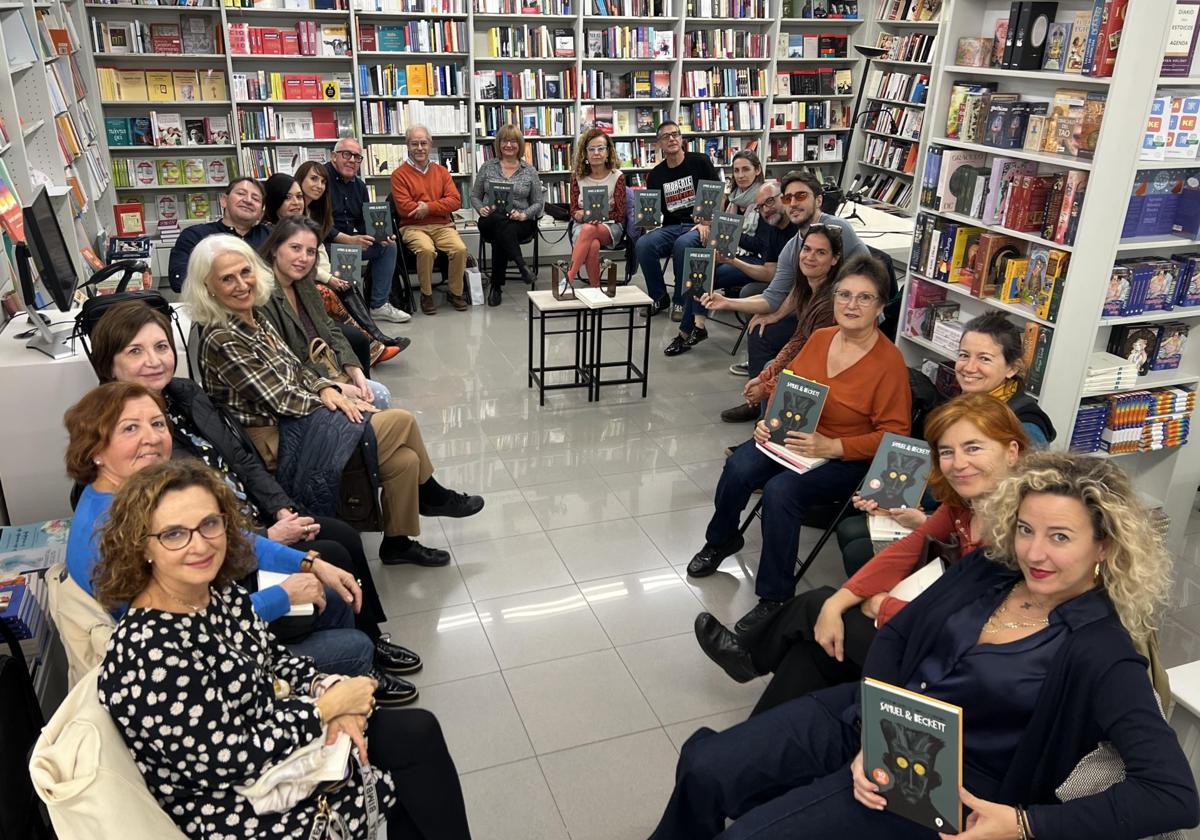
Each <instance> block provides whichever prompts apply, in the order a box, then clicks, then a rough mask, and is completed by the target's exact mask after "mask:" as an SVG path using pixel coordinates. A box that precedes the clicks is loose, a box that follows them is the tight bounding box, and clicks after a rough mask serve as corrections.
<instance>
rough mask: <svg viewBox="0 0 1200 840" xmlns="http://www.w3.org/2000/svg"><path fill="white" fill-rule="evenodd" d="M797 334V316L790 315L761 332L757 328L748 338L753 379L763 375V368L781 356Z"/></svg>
mask: <svg viewBox="0 0 1200 840" xmlns="http://www.w3.org/2000/svg"><path fill="white" fill-rule="evenodd" d="M795 332H796V316H795V315H788V316H787V317H786V318H784V319H783V320H782V321H778V322H776V323H774V324H768V325H767V326H766V327H764V328H762V329H761V330H760V329H758V328H755V330H754V332H753V333H751V334H750V335H749V336H747V338H746V355H747V357H748V359H749V362H750V376H751V377H752V378H753V377H755V376H758V375H759V374H760V373H762V371H763V368H765V367H766V366H767V364H768V363H769V362H770V361H771V360H772V359H774V358H775V357H776V356H777V355H779V351H780V350H782V349H783V346H784V345H785V344H787V343H788V342H789V341H791V340H792V335H793V334H794V333H795Z"/></svg>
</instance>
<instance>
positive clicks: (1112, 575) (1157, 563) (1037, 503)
mask: <svg viewBox="0 0 1200 840" xmlns="http://www.w3.org/2000/svg"><path fill="white" fill-rule="evenodd" d="M984 515H985V519H986V520H987V521H988V523H989V530H990V533H991V542H992V545H991V547H990V548H988V549H980V550H977V551H974V552H972V553H971V554H969V555H967V556H966V557H964V558H963V559H962V560H961V561H959V562H958V563H957V564H956V565H954V566H952V567H950V568H949V569H948V570H947V571H946V572H945V574H943V575H942V576H941V577H940V578H939V579H938V580H937V581H936V582H935V583H934V584H933V585H932V586H930V587H929V588H928V589H926V590H925V592H923V593H922V594H921V595H919V596H918V597H917V598H916V599H915V600H913V602H912V603H911V604H910V605H909V606H908V607H906V608H905V609H903V610H901V611H900V612H899V613H898V614H897V615H896V616H895V617H894V618H893V619H892V620H890V621H889V622H888V623H887V624H885V625H884V626H883V627H881V628H880V629H879V632H878V634H877V635H876V636H875V640H874V642H873V643H872V645H871V649H870V651H869V653H868V654H867V660H866V663H865V664H864V666H863V675H864V676H865V677H871V678H873V679H875V680H878V681H880V682H884V683H888V684H890V685H893V686H898V687H902V688H904V689H907V690H909V691H914V692H919V693H921V694H924V695H926V696H929V697H932V698H934V699H937V700H940V701H942V702H945V703H950V704H953V705H956V706H959V707H961V708H962V710H963V729H962V743H961V752H960V750H958V749H954V748H953V747H952V746H951V747H949V748H947V749H945V750H944V751H941V753H940V755H943V756H945V759H946V760H947V762H948V763H947V765H946V768H947V769H948V768H949V763H954V764H957V762H958V760H959V758H960V756H961V767H962V778H961V782H960V788H959V791H958V798H959V801H960V802H961V803H962V805H964V806H966V807H967V808H968V809H970V812H971V813H970V815H969V816H968V817H967V819H966V821H965V825H964V826H963V828H964V829H965V830H964V831H963V833H962V836H963V837H964V838H968V837H969V838H972V839H973V840H974V838H979V840H983V838H988V839H989V840H1022V839H1023V838H1030V837H1036V838H1038V840H1053V838H1074V837H1079V838H1083V837H1088V838H1091V837H1104V838H1106V840H1108V839H1110V838H1111V840H1117V838H1121V840H1126V838H1127V840H1134V838H1140V837H1148V836H1151V835H1155V834H1160V833H1163V832H1167V831H1175V830H1178V829H1182V828H1188V827H1191V826H1194V825H1196V823H1197V820H1198V819H1200V801H1198V800H1197V795H1196V782H1195V779H1194V778H1193V777H1192V773H1191V769H1190V768H1189V766H1188V763H1187V759H1186V758H1185V757H1184V754H1183V751H1182V750H1181V749H1180V748H1179V742H1178V740H1177V739H1176V737H1175V733H1174V732H1172V730H1171V728H1170V727H1169V726H1168V725H1167V723H1166V721H1165V720H1164V719H1163V715H1162V710H1161V709H1160V708H1159V706H1158V702H1157V700H1156V698H1155V695H1154V692H1153V690H1152V688H1151V683H1150V680H1149V679H1148V677H1147V674H1146V660H1145V659H1144V658H1143V657H1142V656H1140V655H1139V654H1138V652H1137V649H1136V648H1135V640H1141V641H1146V640H1148V639H1149V638H1150V636H1151V634H1152V630H1153V612H1154V608H1155V606H1156V605H1157V604H1159V603H1161V601H1162V599H1163V593H1164V590H1165V587H1166V583H1165V578H1166V575H1165V571H1166V565H1165V564H1166V553H1165V551H1164V550H1163V547H1162V541H1161V539H1160V538H1159V537H1158V536H1157V535H1155V534H1154V532H1153V530H1152V528H1151V526H1150V524H1149V523H1150V516H1149V513H1148V512H1147V511H1146V510H1145V509H1144V508H1143V507H1142V505H1140V504H1139V503H1138V502H1137V500H1136V497H1135V495H1134V492H1133V488H1132V485H1131V483H1130V481H1129V478H1128V477H1127V476H1126V475H1125V474H1124V473H1123V472H1122V471H1121V469H1120V468H1119V467H1117V466H1115V465H1114V464H1113V463H1112V462H1109V461H1102V460H1099V459H1092V458H1088V457H1086V456H1082V455H1065V454H1058V453H1039V454H1033V455H1029V456H1026V457H1025V458H1024V459H1023V460H1022V461H1020V462H1019V463H1018V464H1017V467H1016V469H1015V470H1014V471H1013V473H1012V474H1011V475H1010V477H1009V478H1007V479H1006V480H1005V481H1003V482H1001V484H1000V486H999V487H998V488H997V489H996V491H995V493H994V495H993V496H992V497H990V498H989V500H988V502H987V503H986V504H985V505H984ZM863 725H865V724H864V722H863V719H862V715H861V714H860V700H859V688H858V685H857V684H854V683H851V684H847V685H844V686H838V687H835V688H828V689H824V690H822V691H818V692H814V693H813V694H809V695H808V696H806V697H801V698H799V699H797V700H792V701H790V702H788V703H784V704H782V705H779V706H776V707H775V708H773V709H770V710H768V711H766V712H764V713H762V714H760V715H756V716H755V717H752V718H751V719H750V720H748V721H747V722H745V723H743V724H740V725H738V726H735V727H733V728H732V729H729V730H726V731H725V732H722V733H720V734H717V733H714V732H712V731H711V730H707V729H701V730H700V731H699V732H697V733H696V734H695V735H693V736H692V737H691V738H690V739H688V741H687V743H685V744H684V746H683V749H682V750H681V751H680V756H679V768H678V771H677V773H676V779H677V780H678V781H677V783H676V787H675V793H674V794H673V796H672V798H671V801H670V803H669V804H668V806H667V810H666V813H665V814H664V815H663V818H662V821H661V822H660V823H659V826H658V829H657V830H656V831H655V832H654V834H653V835H651V837H652V840H667V838H679V840H684V838H686V840H699V838H711V837H716V836H717V835H718V834H719V835H720V836H721V837H722V838H727V840H743V839H744V838H749V837H754V838H755V840H775V839H776V838H779V839H780V840H782V838H785V837H801V836H803V837H807V838H824V837H843V836H851V837H887V838H902V840H908V838H913V840H917V838H922V840H932V838H933V837H936V836H938V835H937V834H936V832H934V831H932V830H930V829H928V828H926V827H924V826H923V825H920V824H919V823H917V822H913V821H910V820H909V819H908V818H905V817H904V816H901V815H900V813H898V812H897V811H901V810H905V809H910V812H911V813H914V814H916V813H920V814H921V815H922V817H923V818H924V819H925V820H926V821H932V820H933V819H934V817H936V816H938V815H937V813H936V811H934V809H933V806H932V805H931V804H930V803H929V800H928V796H927V794H928V793H929V792H930V791H932V790H933V789H935V788H936V787H937V786H938V785H939V784H942V780H943V779H944V778H946V777H945V776H944V773H943V766H942V761H941V760H939V752H938V751H937V750H934V751H932V753H925V759H926V760H925V762H924V765H923V767H922V768H920V769H917V770H916V771H915V772H916V773H917V774H919V775H920V776H921V778H920V779H919V780H916V781H914V782H903V783H900V784H898V785H895V786H892V787H890V788H889V789H887V790H881V786H880V785H878V784H876V782H875V781H873V780H874V779H881V780H883V781H884V783H885V784H886V783H887V780H888V774H887V772H886V771H885V770H884V768H883V767H877V766H870V767H864V761H863V754H862V751H861V742H862V736H863V732H862V731H861V727H862V726H863ZM888 740H889V748H895V745H894V744H893V743H892V739H890V738H889V739H888ZM1102 743H1107V744H1108V745H1110V747H1111V749H1112V750H1114V751H1115V752H1116V754H1117V755H1118V756H1119V757H1120V759H1121V762H1122V764H1123V765H1124V776H1123V778H1122V780H1121V781H1119V782H1117V783H1115V784H1112V785H1111V786H1110V787H1108V788H1106V789H1104V790H1098V789H1097V788H1098V787H1100V785H1098V784H1095V783H1094V782H1093V783H1092V784H1091V785H1090V789H1089V790H1086V791H1085V792H1080V791H1079V788H1085V787H1089V780H1088V779H1086V778H1083V777H1086V776H1088V775H1089V772H1088V771H1082V770H1081V772H1078V773H1077V772H1076V771H1077V769H1079V768H1080V765H1081V762H1082V761H1083V759H1084V758H1085V757H1087V756H1088V755H1089V754H1090V753H1092V752H1093V751H1095V750H1096V749H1097V748H1098V747H1099V746H1100V745H1101V744H1102ZM897 766H901V767H907V766H908V765H897ZM914 766H915V765H914ZM1084 766H1086V765H1084ZM847 768H848V769H849V771H850V772H846V771H847ZM1070 777H1075V778H1074V779H1073V780H1072V784H1071V785H1068V786H1064V782H1066V781H1067V780H1068V778H1070ZM918 788H919V790H920V793H919V794H915V796H918V797H919V798H917V799H915V800H914V798H913V796H914V795H913V794H912V793H911V792H912V791H913V790H915V789H918ZM1060 789H1061V790H1062V793H1061V794H1060ZM921 794H924V795H921ZM889 806H890V807H889ZM893 809H896V810H893ZM728 818H732V819H734V820H735V822H734V823H733V825H732V826H731V827H730V828H729V829H728V830H727V829H726V820H727V819H728ZM915 818H916V817H914V819H915ZM946 836H947V835H946V834H942V835H941V837H943V838H945V837H946Z"/></svg>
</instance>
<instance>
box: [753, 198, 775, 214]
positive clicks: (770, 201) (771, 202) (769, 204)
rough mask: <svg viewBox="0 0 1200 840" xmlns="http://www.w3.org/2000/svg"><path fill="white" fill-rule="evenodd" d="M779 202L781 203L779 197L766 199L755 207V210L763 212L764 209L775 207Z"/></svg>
mask: <svg viewBox="0 0 1200 840" xmlns="http://www.w3.org/2000/svg"><path fill="white" fill-rule="evenodd" d="M777 201H779V196H777V195H773V196H771V197H770V198H764V199H763V200H762V201H760V202H759V203H758V204H757V205H755V207H754V209H755V210H759V211H761V210H762V209H763V208H764V207H772V206H774V205H775V202H777Z"/></svg>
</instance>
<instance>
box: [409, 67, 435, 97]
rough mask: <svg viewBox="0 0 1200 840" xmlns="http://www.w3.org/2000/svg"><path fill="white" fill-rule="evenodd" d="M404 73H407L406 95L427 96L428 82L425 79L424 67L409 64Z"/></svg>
mask: <svg viewBox="0 0 1200 840" xmlns="http://www.w3.org/2000/svg"><path fill="white" fill-rule="evenodd" d="M405 71H406V72H407V73H408V95H409V96H429V80H428V79H426V78H425V65H424V64H410V65H408V67H406V68H405Z"/></svg>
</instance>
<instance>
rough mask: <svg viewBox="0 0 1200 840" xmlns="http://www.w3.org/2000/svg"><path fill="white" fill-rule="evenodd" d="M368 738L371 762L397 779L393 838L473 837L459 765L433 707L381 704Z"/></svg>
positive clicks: (454, 839) (465, 839)
mask: <svg viewBox="0 0 1200 840" xmlns="http://www.w3.org/2000/svg"><path fill="white" fill-rule="evenodd" d="M367 738H368V740H367V753H368V756H369V758H370V759H371V764H373V765H374V766H376V767H378V768H380V769H382V770H387V771H389V772H390V773H391V774H392V778H393V779H394V780H395V782H396V804H395V805H393V806H392V807H391V809H390V810H389V811H388V813H387V836H388V840H470V837H471V829H470V828H468V827H467V808H466V805H465V804H464V803H463V795H462V786H461V785H459V783H458V771H457V770H456V769H455V767H454V759H452V758H451V757H450V751H449V750H448V749H447V748H446V739H445V737H443V736H442V728H441V726H439V725H438V721H437V718H436V717H434V716H433V714H432V713H431V712H427V711H426V710H424V709H376V710H375V713H374V714H373V715H371V720H370V723H368V725H367ZM372 840H373V838H372Z"/></svg>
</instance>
